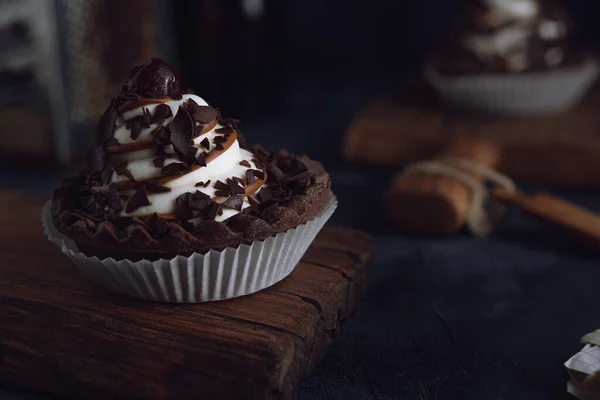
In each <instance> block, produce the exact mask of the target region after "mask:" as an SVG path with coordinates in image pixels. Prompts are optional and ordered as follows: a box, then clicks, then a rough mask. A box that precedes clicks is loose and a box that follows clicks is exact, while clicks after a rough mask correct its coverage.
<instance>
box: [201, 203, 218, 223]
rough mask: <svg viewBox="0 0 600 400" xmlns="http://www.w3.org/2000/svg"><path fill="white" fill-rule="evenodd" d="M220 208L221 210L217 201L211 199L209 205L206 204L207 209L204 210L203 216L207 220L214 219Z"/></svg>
mask: <svg viewBox="0 0 600 400" xmlns="http://www.w3.org/2000/svg"><path fill="white" fill-rule="evenodd" d="M220 210H221V206H220V205H219V204H218V203H216V202H214V201H211V202H210V205H209V206H208V209H207V210H206V213H205V215H204V217H205V218H206V219H209V220H214V219H215V218H216V216H217V214H218V213H219V211H220Z"/></svg>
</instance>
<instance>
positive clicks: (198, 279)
mask: <svg viewBox="0 0 600 400" xmlns="http://www.w3.org/2000/svg"><path fill="white" fill-rule="evenodd" d="M336 207H337V200H336V198H335V196H333V194H331V195H330V197H329V202H328V203H327V204H326V205H325V207H324V208H323V209H322V210H320V211H319V212H318V213H317V214H316V216H315V217H314V218H312V219H311V220H310V221H308V222H306V223H304V224H301V225H299V226H296V227H294V228H291V229H288V230H287V231H285V232H280V233H277V234H276V235H275V236H271V237H268V238H266V239H265V240H262V241H258V240H257V241H253V242H252V243H250V244H240V245H239V246H237V247H236V248H233V247H228V248H225V249H223V250H209V251H207V252H205V253H204V254H201V253H192V254H191V255H189V256H182V255H178V256H175V257H173V258H171V259H159V260H156V261H150V260H140V261H136V262H134V261H130V260H127V259H123V260H115V259H114V258H112V257H109V258H104V259H102V260H101V259H100V258H98V257H97V256H96V255H93V256H88V255H86V254H84V253H83V252H81V249H79V248H78V246H77V244H76V243H75V242H74V241H73V240H71V239H69V238H68V237H67V236H65V235H63V234H62V233H61V232H60V231H59V230H58V229H57V228H56V227H55V226H54V222H53V218H52V215H51V204H50V202H48V203H47V204H46V205H45V206H44V209H43V212H42V224H43V226H44V231H45V233H46V235H47V236H48V239H49V240H50V241H51V242H52V243H54V244H55V245H56V246H57V247H59V248H60V249H61V251H62V252H63V253H64V254H65V255H66V256H67V257H69V258H70V259H71V260H72V261H73V262H74V263H75V264H76V265H77V266H78V267H79V268H80V269H81V270H82V271H83V272H85V273H86V274H87V275H88V276H90V278H92V279H93V280H94V281H96V282H97V283H99V284H101V285H103V286H105V287H107V288H108V289H110V290H112V291H114V292H116V293H119V294H123V295H126V296H130V297H135V298H140V299H144V300H153V301H161V302H174V303H200V302H207V301H216V300H224V299H229V298H234V297H239V296H243V295H247V294H251V293H254V292H257V291H259V290H262V289H265V288H267V287H269V286H272V285H273V284H275V283H277V282H279V281H280V280H282V279H283V278H285V277H286V276H288V275H289V274H290V273H291V272H292V270H293V269H294V267H295V266H296V264H297V263H298V261H299V260H300V258H301V257H302V256H303V255H304V253H305V252H306V250H307V249H308V247H309V246H310V244H311V243H312V241H313V239H314V238H315V236H316V235H317V233H318V232H319V231H320V230H321V228H322V227H323V226H324V225H325V223H326V222H327V220H328V219H329V217H331V215H332V214H333V212H334V210H335V208H336Z"/></svg>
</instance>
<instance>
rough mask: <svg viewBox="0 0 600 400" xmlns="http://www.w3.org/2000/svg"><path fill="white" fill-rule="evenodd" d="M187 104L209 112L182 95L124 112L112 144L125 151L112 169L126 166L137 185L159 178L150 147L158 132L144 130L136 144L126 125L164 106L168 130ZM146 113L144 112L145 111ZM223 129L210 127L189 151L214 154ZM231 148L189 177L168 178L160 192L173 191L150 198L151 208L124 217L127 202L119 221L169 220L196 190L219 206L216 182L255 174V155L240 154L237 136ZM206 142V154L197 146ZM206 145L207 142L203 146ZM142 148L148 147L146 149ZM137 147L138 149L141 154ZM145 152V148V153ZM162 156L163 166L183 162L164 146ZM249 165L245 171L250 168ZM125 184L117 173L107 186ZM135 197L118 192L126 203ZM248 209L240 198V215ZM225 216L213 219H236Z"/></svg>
mask: <svg viewBox="0 0 600 400" xmlns="http://www.w3.org/2000/svg"><path fill="white" fill-rule="evenodd" d="M188 100H193V101H194V102H195V103H196V104H198V105H199V106H207V105H208V104H207V103H206V102H205V101H204V100H203V99H202V98H201V97H199V96H196V95H193V94H186V95H183V98H182V99H181V100H168V101H166V102H163V103H156V104H146V105H140V106H138V107H136V108H134V109H131V110H128V111H124V112H122V113H121V115H120V116H119V117H118V119H117V122H116V124H115V131H114V132H115V133H114V137H115V139H116V140H117V141H118V142H119V143H120V146H119V149H128V150H127V151H122V150H121V151H119V152H118V153H114V154H111V155H110V158H109V164H110V165H112V166H113V167H114V166H115V165H118V164H120V163H122V162H125V161H126V162H127V169H128V170H129V172H130V173H131V175H132V176H133V178H135V180H136V181H138V182H139V181H145V180H153V179H156V178H160V177H161V169H162V168H161V167H160V166H156V165H154V160H155V159H156V158H157V156H156V154H155V152H156V147H155V146H148V145H149V144H151V143H152V135H151V133H152V131H153V130H154V129H155V128H157V127H158V125H159V124H158V123H154V124H150V126H149V127H148V128H143V129H142V130H141V133H140V135H139V136H138V137H137V139H135V140H134V139H132V138H131V137H130V136H131V130H130V129H128V128H127V126H126V123H125V121H127V120H128V119H130V118H132V117H136V116H142V115H143V114H144V112H146V113H148V112H149V113H150V114H151V115H153V114H154V112H155V109H156V107H157V106H158V105H159V104H166V105H168V106H169V107H170V108H171V112H172V116H171V117H169V118H168V119H166V120H164V122H163V124H164V125H167V124H168V123H169V122H171V121H172V120H173V118H174V116H175V115H176V114H177V112H178V109H179V106H181V105H182V104H183V103H185V102H187V101H188ZM145 109H146V110H147V111H145ZM219 128H223V126H222V125H220V124H219V123H216V124H214V126H213V127H212V129H210V130H208V131H206V132H203V133H202V134H201V135H200V136H198V137H196V138H194V139H193V146H194V147H197V148H198V154H200V153H202V152H208V153H209V154H210V153H211V152H215V151H216V150H215V148H216V144H215V143H214V139H215V137H217V136H221V135H220V134H219V133H218V132H215V131H216V130H217V129H219ZM230 138H231V140H230V143H223V145H224V149H223V150H220V151H219V152H218V154H216V157H211V160H210V161H208V158H207V165H206V166H204V167H199V166H197V167H196V168H193V169H192V170H191V171H190V172H187V173H184V174H182V175H178V176H175V177H172V178H173V179H167V180H166V182H162V183H161V184H162V185H163V186H166V187H168V188H170V189H171V190H170V191H168V192H161V193H150V192H149V193H148V200H149V202H150V205H148V206H142V207H139V208H137V209H135V210H133V211H132V212H129V213H128V212H126V211H125V210H126V206H125V205H126V202H124V203H123V210H122V211H121V212H120V215H121V216H144V215H151V214H153V213H157V214H159V215H161V216H169V215H173V214H174V213H175V211H176V199H177V197H179V196H181V195H182V194H184V193H187V192H191V193H195V192H196V191H197V190H199V191H200V192H202V193H204V194H206V195H208V196H210V197H211V198H213V199H214V200H215V201H217V202H223V201H224V200H226V198H224V197H219V196H217V195H216V193H215V192H216V191H217V188H215V186H214V185H215V183H216V182H217V181H221V182H225V181H226V180H227V179H228V178H233V177H238V178H241V179H243V178H245V173H246V171H247V170H248V169H259V168H257V166H256V164H255V163H254V161H252V160H253V157H254V156H253V154H252V153H250V152H249V151H247V150H244V149H242V148H240V145H239V142H238V140H237V132H235V134H232V135H231V136H230ZM205 139H208V143H209V146H210V147H209V149H206V148H205V147H203V146H202V145H201V142H203V141H204V140H205ZM204 143H206V142H204ZM144 145H146V146H144ZM139 147H142V148H141V149H139ZM143 147H146V148H143ZM164 149H165V153H166V154H167V158H166V159H165V162H164V166H167V165H169V164H172V163H178V162H181V161H180V160H179V159H178V158H177V157H176V156H175V155H174V150H173V146H172V145H168V146H165V148H164ZM240 162H245V163H244V164H246V165H245V166H244V165H241V164H240ZM248 165H249V167H248ZM126 181H129V178H128V177H127V176H126V175H125V174H121V175H117V173H116V172H113V174H112V177H111V182H117V183H119V182H121V183H127V182H126ZM208 181H210V184H209V185H208V186H206V187H203V186H196V184H197V183H199V182H205V183H206V182H208ZM261 185H262V182H261V181H257V183H255V184H254V187H253V188H252V190H249V188H247V194H248V192H249V191H251V192H256V191H258V189H260V187H262V186H261ZM134 192H135V190H134V189H132V188H130V187H129V188H124V189H122V190H120V191H119V193H120V194H121V195H125V196H126V197H131V195H132V194H133V193H134ZM249 206H250V203H249V202H248V199H247V197H246V196H244V202H243V205H242V209H244V208H247V207H249ZM222 210H223V212H222V214H221V215H217V216H216V218H215V220H216V221H223V220H226V219H228V218H230V217H232V216H233V215H235V214H237V213H239V211H238V210H235V209H232V208H225V207H223V209H222Z"/></svg>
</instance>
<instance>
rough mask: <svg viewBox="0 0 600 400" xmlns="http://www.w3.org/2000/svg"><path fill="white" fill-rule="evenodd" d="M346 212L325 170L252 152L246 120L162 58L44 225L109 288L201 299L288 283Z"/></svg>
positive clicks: (112, 108) (114, 113) (113, 117)
mask: <svg viewBox="0 0 600 400" xmlns="http://www.w3.org/2000/svg"><path fill="white" fill-rule="evenodd" d="M335 206H336V201H335V198H334V197H333V195H332V194H331V191H330V178H329V175H328V174H327V172H325V170H324V169H323V167H322V165H321V164H320V163H318V162H316V161H313V160H311V159H309V158H308V157H296V156H294V155H292V154H290V153H288V152H287V151H279V152H275V153H269V152H267V151H266V150H264V149H263V148H261V147H259V146H256V147H252V146H248V145H247V144H246V142H245V141H244V139H243V137H242V136H241V134H240V131H239V128H238V121H236V120H234V119H230V118H224V117H223V116H222V115H221V113H220V111H219V110H218V109H216V108H213V107H211V106H209V105H208V104H207V103H206V102H205V101H204V100H203V99H202V98H201V97H199V96H197V95H195V94H194V93H193V92H191V91H189V90H187V91H183V90H181V88H180V81H179V78H178V76H177V74H176V73H175V72H174V71H173V70H172V68H171V67H170V66H169V65H168V64H167V63H166V62H164V61H162V60H159V59H152V60H151V61H150V62H149V63H147V64H146V65H142V66H138V67H134V68H133V70H132V73H131V76H130V78H129V80H128V81H127V82H126V83H125V85H124V86H123V88H122V91H121V93H120V94H119V95H118V96H117V97H115V98H114V99H113V100H112V101H111V103H110V105H109V106H108V109H107V110H106V111H105V113H104V114H103V115H102V117H101V118H100V121H99V123H98V125H97V127H96V132H95V145H94V146H93V148H92V150H91V151H90V153H89V156H88V159H87V165H86V167H85V168H84V169H83V170H82V171H81V172H80V173H79V174H78V175H77V177H75V178H72V179H68V180H65V181H64V182H63V184H62V186H61V187H60V188H58V189H57V190H56V191H55V192H54V195H53V198H52V200H51V204H47V205H46V207H45V209H44V213H43V222H44V226H45V228H46V233H47V234H48V237H49V238H50V240H51V241H52V242H54V243H56V244H57V245H59V246H60V248H61V249H62V251H63V252H64V253H65V254H66V255H67V256H68V257H70V258H72V259H73V260H74V261H75V263H76V264H77V265H78V266H79V267H81V268H82V269H83V270H84V271H85V272H86V273H88V275H90V276H91V277H92V278H93V279H95V280H96V281H98V282H99V283H101V284H104V285H105V286H108V287H109V288H110V289H112V290H114V291H117V292H119V293H123V294H126V295H130V296H133V297H140V298H144V299H151V300H160V301H174V302H198V301H210V300H220V299H225V298H230V297H236V296H241V295H245V294H249V293H252V292H255V291H258V290H261V289H263V288H265V287H268V286H270V285H272V284H274V283H276V282H277V281H279V280H281V279H283V278H284V277H285V276H287V275H288V274H289V273H290V272H291V271H292V269H293V268H294V266H295V265H296V264H297V262H298V261H299V259H300V257H301V256H302V255H303V253H304V252H305V251H306V249H307V248H308V246H309V245H310V243H311V241H312V240H313V239H314V237H315V235H316V234H317V233H318V231H319V230H320V229H321V227H322V226H323V225H324V223H325V222H326V220H327V219H328V218H329V217H330V216H331V214H332V213H333V210H334V209H335Z"/></svg>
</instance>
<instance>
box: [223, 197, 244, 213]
mask: <svg viewBox="0 0 600 400" xmlns="http://www.w3.org/2000/svg"><path fill="white" fill-rule="evenodd" d="M243 204H244V199H243V198H242V196H237V195H233V196H231V197H230V198H228V199H227V200H225V201H224V202H223V203H221V206H223V207H227V208H233V209H234V210H238V211H241V210H242V205H243Z"/></svg>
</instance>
